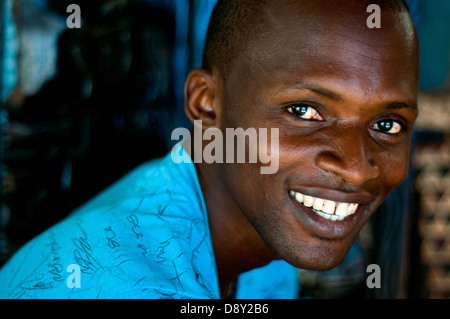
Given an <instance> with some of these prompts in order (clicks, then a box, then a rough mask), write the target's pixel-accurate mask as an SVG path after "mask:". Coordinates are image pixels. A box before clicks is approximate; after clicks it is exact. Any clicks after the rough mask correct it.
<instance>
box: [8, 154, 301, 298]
mask: <svg viewBox="0 0 450 319" xmlns="http://www.w3.org/2000/svg"><path fill="white" fill-rule="evenodd" d="M177 147H179V146H177ZM179 150H180V149H178V152H179ZM182 153H184V154H183V156H188V155H187V154H186V153H185V152H182ZM186 162H188V161H186ZM297 273H298V272H297V269H295V268H294V267H292V266H290V265H288V264H287V263H285V262H282V261H277V262H274V263H272V264H269V265H268V266H266V267H264V268H260V269H257V270H254V271H251V272H249V273H246V274H244V275H242V276H241V277H240V278H239V282H242V281H243V282H244V284H242V285H239V286H238V287H239V288H238V293H237V297H239V298H295V297H297V293H298V285H299V283H298V278H297ZM241 287H242V288H241ZM0 298H52V299H53V298H78V299H80V298H83V299H84V298H89V299H90V298H151V299H156V298H175V299H179V298H201V299H204V298H220V293H219V285H218V276H217V270H216V264H215V258H214V252H213V246H212V241H211V234H210V230H209V226H208V219H207V213H206V207H205V203H204V199H203V195H202V191H201V188H200V185H199V182H198V178H197V174H196V170H195V166H194V164H192V163H180V164H175V163H174V162H173V161H172V159H171V156H170V154H169V155H167V156H166V157H164V158H162V159H158V160H154V161H151V162H149V163H146V164H143V165H141V166H140V167H138V168H136V169H135V170H133V171H132V172H131V173H129V174H128V175H126V176H125V177H123V178H122V179H121V180H120V181H118V182H117V183H116V184H114V185H113V186H111V187H110V188H108V189H107V190H105V191H104V192H103V193H101V194H99V195H98V196H97V197H96V198H94V199H93V200H91V201H90V202H88V203H87V204H85V205H84V206H82V207H81V208H80V209H78V210H77V211H75V212H74V213H72V214H71V215H70V216H69V217H68V218H66V219H65V220H63V221H62V222H60V223H59V224H57V225H55V226H53V227H51V228H50V229H49V230H47V231H45V232H44V233H42V234H41V235H39V236H38V237H36V238H34V239H33V240H32V241H30V242H29V243H27V244H26V245H25V246H24V247H23V248H22V249H21V250H20V251H19V252H18V253H17V254H15V255H14V256H13V257H12V258H11V259H10V260H9V261H8V262H7V263H6V264H5V266H4V267H3V268H2V270H1V271H0Z"/></svg>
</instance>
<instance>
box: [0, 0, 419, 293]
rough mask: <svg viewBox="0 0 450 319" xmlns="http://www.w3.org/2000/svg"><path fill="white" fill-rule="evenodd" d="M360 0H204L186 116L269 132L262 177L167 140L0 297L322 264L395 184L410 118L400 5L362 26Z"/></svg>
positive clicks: (385, 6)
mask: <svg viewBox="0 0 450 319" xmlns="http://www.w3.org/2000/svg"><path fill="white" fill-rule="evenodd" d="M371 2H372V1H357V0H340V1H332V2H331V1H330V2H327V3H326V5H324V2H323V1H294V0H283V1H280V0H277V1H275V0H267V1H260V0H258V1H253V0H251V1H245V2H244V1H233V0H224V1H219V3H218V5H217V6H216V8H215V11H214V13H213V16H212V18H211V24H210V28H209V31H208V37H207V42H206V46H205V53H204V65H203V68H201V69H196V70H194V71H192V72H191V73H190V75H189V77H188V79H187V81H186V104H185V106H186V107H185V109H186V113H187V115H188V117H189V119H190V120H191V121H201V123H202V130H203V131H206V130H207V129H209V128H212V129H217V130H219V131H221V132H225V131H226V129H227V128H243V129H248V128H257V129H259V128H267V129H272V128H278V129H279V140H278V141H277V142H278V143H277V145H276V146H277V147H276V148H274V147H271V150H275V151H274V153H276V155H277V156H278V159H279V167H278V170H277V172H276V173H275V174H261V170H260V169H261V166H263V163H262V162H261V161H260V162H257V163H253V162H251V161H248V158H247V160H246V161H244V163H229V162H225V163H212V164H208V163H207V162H205V161H200V162H201V163H200V162H198V163H196V164H195V166H194V164H193V163H192V162H190V161H189V159H190V157H189V155H188V154H187V152H186V151H185V150H182V149H181V145H180V144H178V145H177V147H176V149H175V150H174V153H177V154H182V156H183V158H184V159H186V161H183V162H182V163H180V164H175V163H174V162H173V161H172V157H171V156H170V155H168V156H166V157H165V158H163V159H160V160H158V161H154V162H151V163H147V164H145V165H143V166H141V167H140V168H138V169H136V170H135V171H133V172H132V173H130V174H129V175H127V176H126V177H125V178H124V179H122V180H121V181H119V182H118V183H117V184H115V185H113V186H112V187H111V188H109V189H108V190H106V191H105V192H104V193H102V194H100V195H99V196H98V197H97V198H96V199H94V200H93V201H91V202H90V203H88V204H87V205H85V206H84V207H82V208H80V209H79V210H78V211H77V212H75V213H74V214H72V215H71V216H70V217H69V218H68V219H66V220H65V221H63V222H62V223H60V224H59V225H57V226H55V227H53V228H51V229H50V230H49V231H47V232H45V233H44V234H42V235H41V236H39V237H38V238H36V239H34V240H33V241H31V242H30V243H29V244H27V245H26V246H25V247H24V248H23V249H22V250H21V251H20V252H19V253H18V254H17V255H16V256H14V257H13V258H12V260H11V261H10V262H9V263H8V264H7V265H6V266H5V267H4V269H3V270H2V272H1V274H0V281H1V282H2V283H6V284H2V287H1V288H0V296H1V297H10V298H18V297H38V298H39V297H50V298H52V297H62V298H71V297H75V298H94V297H99V298H114V297H118V298H141V297H142V298H161V297H162V298H164V297H172V298H182V297H188V298H205V297H208V298H209V297H210V298H220V297H226V296H227V295H228V293H229V291H230V287H232V283H233V282H234V281H235V279H236V278H238V277H239V275H240V274H242V273H244V272H247V271H250V270H252V269H254V268H258V267H263V266H265V265H268V264H269V266H268V267H269V268H267V267H266V268H259V270H258V271H259V272H258V275H260V276H261V277H260V280H256V283H257V284H258V283H259V284H260V283H261V282H265V281H268V282H271V284H270V285H268V286H269V287H272V288H273V291H268V292H267V293H266V295H264V294H262V295H260V296H262V297H264V296H277V295H276V291H286V290H284V288H285V286H284V284H292V280H290V278H292V277H290V274H291V273H292V269H295V268H294V267H299V268H306V269H317V270H325V269H330V268H332V267H335V266H337V265H338V264H339V263H340V262H341V261H342V260H343V259H344V257H345V256H346V254H347V252H348V250H349V249H350V247H351V245H352V243H353V242H354V240H355V239H356V237H357V235H358V233H359V231H360V230H361V228H362V227H363V226H364V224H365V223H366V221H367V220H368V219H369V217H370V216H371V215H372V214H373V213H374V212H375V210H376V209H377V208H378V207H379V206H380V205H381V203H382V202H383V201H384V200H385V199H386V197H387V196H388V194H389V193H390V192H391V191H392V190H393V189H394V188H395V187H397V186H398V185H400V183H401V182H402V181H403V180H404V178H405V176H406V174H407V169H408V156H409V148H410V140H411V133H412V130H413V126H414V122H415V119H416V117H417V105H416V101H417V94H418V48H417V47H418V44H417V38H416V34H415V30H414V26H413V24H412V21H411V19H410V17H409V14H408V11H407V8H406V7H405V6H404V5H403V3H402V2H401V1H396V0H392V1H379V2H377V3H379V5H380V8H381V12H380V14H381V17H382V20H381V28H369V27H368V24H367V17H368V16H369V14H368V13H367V11H366V10H367V7H368V6H369V4H370V3H371ZM374 2H375V1H374ZM194 140H195V136H194ZM268 140H269V139H268ZM230 143H231V141H230V140H229V139H226V140H225V143H224V145H229V144H230ZM205 144H206V143H205ZM269 144H271V146H274V145H272V144H273V143H272V142H270V143H269ZM246 146H247V147H248V146H249V145H246ZM186 149H189V147H186ZM190 149H192V150H193V154H192V156H193V157H194V158H195V157H196V156H197V158H198V156H199V154H198V153H197V154H196V152H198V148H197V149H196V147H195V146H194V147H191V148H190ZM226 151H230V149H227V150H224V152H226ZM200 153H201V150H200ZM200 155H201V154H200ZM271 155H274V154H271ZM280 259H282V260H284V261H286V262H287V263H289V264H290V265H292V266H293V267H292V266H290V268H289V267H286V266H285V265H286V264H285V263H284V262H281V263H280V262H278V263H275V264H274V263H271V262H272V261H273V260H280ZM273 265H275V266H273ZM66 267H69V268H68V269H66ZM77 270H79V273H77ZM67 271H69V272H67ZM269 272H270V275H269ZM77 274H78V276H77ZM246 275H247V274H246ZM247 282H252V281H251V280H249V281H247ZM253 283H255V280H253ZM246 288H251V287H246ZM291 288H292V287H291ZM291 288H290V291H291V292H293V291H295V289H291ZM237 289H238V295H239V289H240V287H239V281H238V287H237ZM267 289H268V290H270V288H267ZM274 291H275V294H272V292H274ZM248 297H251V296H248ZM291 297H295V296H294V295H292V296H291Z"/></svg>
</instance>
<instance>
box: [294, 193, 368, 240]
mask: <svg viewBox="0 0 450 319" xmlns="http://www.w3.org/2000/svg"><path fill="white" fill-rule="evenodd" d="M289 197H290V196H289ZM290 198H291V200H292V201H293V202H294V204H295V205H296V208H297V215H298V217H299V218H300V221H301V222H302V224H304V225H305V226H306V227H307V228H308V229H309V230H310V231H311V232H312V233H313V234H315V235H316V236H318V237H320V238H323V239H332V240H339V239H344V238H346V237H348V236H349V235H350V234H351V233H352V231H354V229H355V226H356V224H357V222H358V220H359V219H360V216H361V213H362V212H363V211H364V209H365V205H358V209H357V210H356V211H355V213H353V214H352V215H350V216H347V217H346V218H344V219H343V220H341V221H332V220H329V219H326V218H323V217H322V216H319V215H318V214H317V213H315V212H314V211H313V209H312V207H306V206H305V205H303V204H301V203H299V202H297V201H296V200H295V199H293V198H292V197H290Z"/></svg>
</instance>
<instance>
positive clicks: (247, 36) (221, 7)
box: [202, 0, 408, 78]
mask: <svg viewBox="0 0 450 319" xmlns="http://www.w3.org/2000/svg"><path fill="white" fill-rule="evenodd" d="M317 1H319V2H320V1H322V0H316V1H315V0H304V1H300V0H299V1H297V2H303V3H304V7H305V10H306V8H307V7H308V6H310V5H311V4H313V3H315V2H317ZM344 1H345V2H347V3H348V6H350V7H351V6H354V5H357V4H360V5H361V4H362V5H363V6H365V7H367V6H368V5H369V4H372V3H375V4H378V5H379V6H380V8H381V10H383V11H384V10H387V11H392V12H400V11H403V12H408V7H407V5H406V4H405V2H404V1H403V0H344ZM269 2H271V1H270V0H245V1H242V0H219V1H218V2H217V5H216V6H215V8H214V11H213V13H212V16H211V20H210V23H209V28H208V33H207V37H206V43H205V49H204V52H203V65H202V67H203V68H204V69H206V70H209V71H211V70H212V69H213V68H214V67H216V68H217V69H218V70H219V71H220V73H221V74H222V77H224V78H225V77H226V74H227V71H226V70H230V68H231V66H232V62H233V61H234V60H235V59H236V58H237V57H238V56H239V54H240V53H242V52H244V51H245V50H246V49H247V48H248V46H249V45H250V44H251V43H253V42H254V41H257V40H258V39H259V38H260V37H261V35H263V34H264V32H265V30H264V22H265V20H266V19H268V18H270V13H268V11H267V10H266V7H267V6H268V4H269ZM272 2H273V1H272ZM277 2H280V1H277ZM322 2H323V1H322ZM334 2H336V3H338V2H342V1H334ZM333 4H334V3H333ZM333 4H331V5H333ZM276 5H281V3H277V4H276ZM327 6H328V7H330V4H329V3H327ZM361 14H366V12H365V11H364V12H362V13H361Z"/></svg>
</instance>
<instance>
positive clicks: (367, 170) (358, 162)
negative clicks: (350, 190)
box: [315, 151, 379, 185]
mask: <svg viewBox="0 0 450 319" xmlns="http://www.w3.org/2000/svg"><path fill="white" fill-rule="evenodd" d="M315 163H316V165H317V167H319V168H320V169H321V170H323V171H325V172H327V173H332V174H335V175H338V176H339V177H340V178H342V179H343V180H344V181H345V182H346V183H349V184H355V185H361V184H364V183H365V182H367V181H369V180H371V179H374V178H376V177H378V174H379V170H378V167H377V165H376V163H375V161H374V160H373V159H371V158H369V159H367V158H366V157H365V156H361V155H359V156H355V155H353V156H352V155H350V154H347V155H343V156H338V155H336V154H335V153H333V152H330V151H326V152H321V153H319V154H318V155H317V156H316V159H315Z"/></svg>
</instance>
